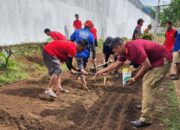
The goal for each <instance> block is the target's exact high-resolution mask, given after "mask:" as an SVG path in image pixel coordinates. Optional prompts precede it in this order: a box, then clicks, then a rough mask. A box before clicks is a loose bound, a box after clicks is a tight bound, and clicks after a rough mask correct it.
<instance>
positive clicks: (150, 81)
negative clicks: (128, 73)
mask: <svg viewBox="0 0 180 130" xmlns="http://www.w3.org/2000/svg"><path fill="white" fill-rule="evenodd" d="M112 49H113V52H114V54H115V55H117V56H119V60H118V61H116V62H115V63H113V64H111V65H109V66H108V67H107V68H104V69H102V70H99V71H98V72H97V73H96V75H95V77H96V78H97V77H99V76H101V75H103V74H104V73H108V72H110V71H113V70H116V69H118V68H120V67H121V66H122V65H123V64H124V63H126V64H131V63H133V64H134V63H135V64H138V65H139V66H140V68H139V71H138V72H137V73H136V75H135V76H134V77H133V78H130V79H129V80H128V81H127V84H128V85H132V84H134V83H135V82H136V81H137V80H139V79H141V78H142V77H143V83H142V85H143V96H142V114H141V118H140V120H136V121H131V124H132V125H133V126H135V127H145V126H149V125H151V123H152V119H153V113H154V107H155V105H154V101H155V95H156V92H157V90H158V87H159V84H160V83H161V82H162V80H163V78H164V77H165V76H166V74H167V72H168V71H169V69H170V66H171V61H172V54H171V53H170V52H168V51H167V50H166V49H165V48H164V47H163V46H161V45H160V44H157V43H154V42H153V41H148V40H143V39H137V40H133V41H130V42H127V43H126V44H125V45H124V42H123V40H122V39H120V38H118V37H117V38H114V39H113V41H112Z"/></svg>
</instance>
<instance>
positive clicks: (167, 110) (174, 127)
mask: <svg viewBox="0 0 180 130" xmlns="http://www.w3.org/2000/svg"><path fill="white" fill-rule="evenodd" d="M166 86H167V87H168V89H169V91H168V93H164V97H167V106H163V107H164V108H163V109H162V110H161V111H162V113H164V115H163V118H162V121H163V122H164V124H165V125H166V126H167V128H168V130H180V109H179V107H178V101H177V97H176V93H175V86H174V84H173V83H172V82H166ZM161 96H162V95H161Z"/></svg>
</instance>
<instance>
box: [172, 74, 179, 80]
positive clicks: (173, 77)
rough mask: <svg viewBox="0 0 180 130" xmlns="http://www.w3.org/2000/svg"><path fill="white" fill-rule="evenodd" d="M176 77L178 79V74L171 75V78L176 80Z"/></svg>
mask: <svg viewBox="0 0 180 130" xmlns="http://www.w3.org/2000/svg"><path fill="white" fill-rule="evenodd" d="M178 79H179V77H178V76H176V75H174V76H171V80H178Z"/></svg>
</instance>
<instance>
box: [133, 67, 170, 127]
mask: <svg viewBox="0 0 180 130" xmlns="http://www.w3.org/2000/svg"><path fill="white" fill-rule="evenodd" d="M169 69H170V64H166V65H164V66H161V67H157V68H154V69H152V70H149V71H148V72H147V73H146V74H145V76H144V77H143V97H142V111H141V112H142V114H141V118H140V120H136V121H131V124H132V125H134V126H135V127H145V126H149V125H150V124H151V123H152V120H153V114H154V111H155V105H154V104H155V94H156V92H157V89H158V86H159V84H160V83H161V82H162V80H163V78H164V77H165V76H166V74H167V72H168V71H169Z"/></svg>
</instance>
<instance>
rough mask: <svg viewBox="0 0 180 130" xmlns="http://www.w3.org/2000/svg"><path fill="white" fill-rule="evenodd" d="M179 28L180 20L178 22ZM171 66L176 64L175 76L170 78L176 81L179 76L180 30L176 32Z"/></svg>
mask: <svg viewBox="0 0 180 130" xmlns="http://www.w3.org/2000/svg"><path fill="white" fill-rule="evenodd" d="M178 24H179V26H180V19H179V20H178ZM173 64H176V66H175V71H176V74H175V75H173V76H172V77H171V79H172V80H178V79H179V76H180V28H179V29H178V30H177V32H176V40H175V44H174V48H173Z"/></svg>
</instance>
